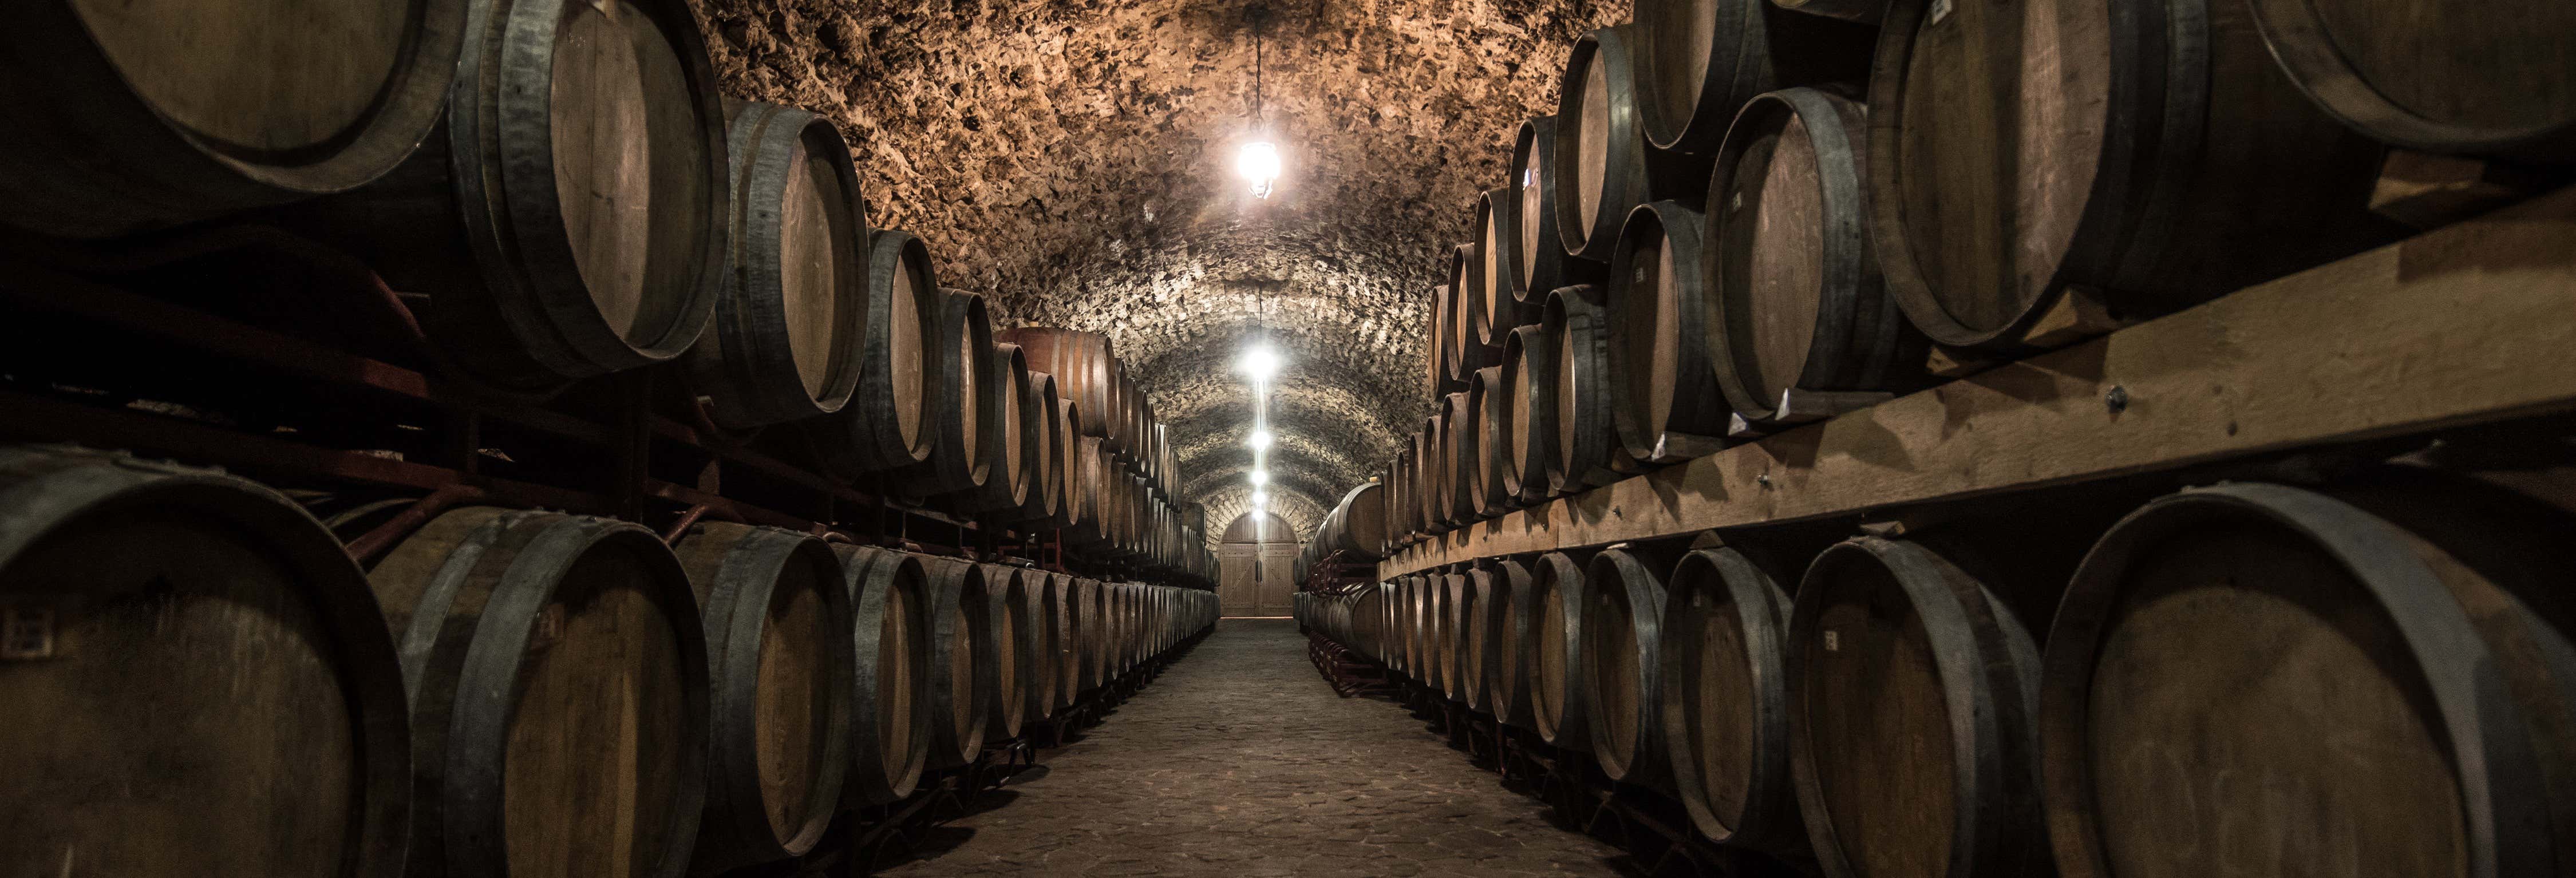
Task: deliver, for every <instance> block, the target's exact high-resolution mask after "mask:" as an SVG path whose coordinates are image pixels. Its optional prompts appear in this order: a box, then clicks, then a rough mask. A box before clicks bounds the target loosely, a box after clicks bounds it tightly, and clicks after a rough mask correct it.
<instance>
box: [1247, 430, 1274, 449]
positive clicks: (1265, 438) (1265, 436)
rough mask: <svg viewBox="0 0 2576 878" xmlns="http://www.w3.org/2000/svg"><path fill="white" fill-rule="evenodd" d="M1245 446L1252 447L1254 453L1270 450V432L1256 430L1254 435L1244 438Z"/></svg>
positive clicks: (1253, 432)
mask: <svg viewBox="0 0 2576 878" xmlns="http://www.w3.org/2000/svg"><path fill="white" fill-rule="evenodd" d="M1243 444H1244V445H1247V446H1250V447H1251V448H1252V450H1254V451H1268V450H1270V431H1268V430H1254V431H1252V435H1250V436H1246V437H1244V439H1243Z"/></svg>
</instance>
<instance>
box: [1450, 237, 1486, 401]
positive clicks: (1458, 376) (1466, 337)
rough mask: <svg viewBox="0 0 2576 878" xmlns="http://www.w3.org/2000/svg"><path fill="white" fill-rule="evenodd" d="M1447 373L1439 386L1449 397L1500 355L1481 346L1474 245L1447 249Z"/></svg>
mask: <svg viewBox="0 0 2576 878" xmlns="http://www.w3.org/2000/svg"><path fill="white" fill-rule="evenodd" d="M1448 270H1449V293H1448V295H1447V297H1446V301H1447V303H1448V310H1449V316H1448V320H1449V332H1448V336H1449V344H1450V346H1451V351H1450V356H1449V372H1448V374H1447V375H1446V376H1444V377H1443V382H1442V383H1443V384H1444V385H1445V386H1446V387H1448V391H1447V392H1450V393H1455V392H1458V391H1461V390H1465V389H1467V381H1468V379H1469V378H1470V377H1471V376H1473V375H1475V374H1476V370H1478V369H1482V368H1485V367H1487V366H1491V365H1493V364H1494V363H1493V361H1494V359H1495V358H1496V357H1497V356H1499V355H1500V352H1498V351H1496V350H1495V349H1494V347H1493V346H1492V345H1488V344H1486V343H1485V319H1486V315H1485V308H1484V297H1483V296H1482V295H1481V294H1480V293H1479V292H1478V289H1477V287H1478V285H1479V284H1481V283H1482V282H1483V272H1482V271H1481V270H1480V268H1479V263H1478V260H1477V256H1476V245H1474V244H1460V245H1457V246H1455V247H1452V248H1450V249H1449V269H1448Z"/></svg>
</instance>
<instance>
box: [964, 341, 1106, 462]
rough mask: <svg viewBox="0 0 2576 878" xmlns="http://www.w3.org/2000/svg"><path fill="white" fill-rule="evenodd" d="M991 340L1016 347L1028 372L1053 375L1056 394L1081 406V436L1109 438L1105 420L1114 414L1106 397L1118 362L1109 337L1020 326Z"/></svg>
mask: <svg viewBox="0 0 2576 878" xmlns="http://www.w3.org/2000/svg"><path fill="white" fill-rule="evenodd" d="M993 338H994V340H996V341H1005V342H1009V343H1011V344H1015V345H1019V346H1020V351H1021V353H1023V354H1025V355H1027V356H1028V358H1029V368H1030V369H1031V370H1033V371H1038V372H1045V373H1047V374H1049V375H1053V376H1055V381H1056V389H1057V391H1058V392H1059V393H1060V394H1061V395H1063V396H1064V398H1066V399H1069V400H1072V401H1073V402H1074V403H1075V404H1077V405H1078V406H1080V412H1081V414H1082V417H1083V419H1082V420H1081V421H1080V422H1079V423H1078V426H1079V427H1080V429H1081V431H1082V435H1085V436H1094V437H1097V436H1106V435H1108V433H1109V422H1108V420H1107V419H1108V418H1109V417H1111V416H1112V414H1113V413H1114V412H1115V411H1116V409H1115V407H1114V406H1113V405H1112V404H1111V402H1110V399H1109V394H1110V391H1111V383H1112V382H1111V379H1112V377H1113V375H1114V374H1115V373H1114V372H1113V368H1114V367H1115V366H1116V364H1117V362H1118V355H1117V352H1116V350H1115V349H1114V348H1113V347H1111V345H1110V344H1109V337H1108V336H1106V335H1102V334H1100V333H1097V332H1085V331H1083V330H1079V329H1060V328H1056V327H1049V326H1022V327H1018V328H1014V329H1003V330H997V331H995V332H994V333H993Z"/></svg>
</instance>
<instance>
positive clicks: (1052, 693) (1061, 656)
mask: <svg viewBox="0 0 2576 878" xmlns="http://www.w3.org/2000/svg"><path fill="white" fill-rule="evenodd" d="M1020 578H1021V580H1022V581H1023V582H1024V583H1026V584H1027V586H1028V589H1029V623H1030V627H1029V637H1028V654H1029V673H1030V674H1031V676H1030V678H1029V713H1028V715H1029V718H1030V719H1033V720H1044V719H1053V718H1054V717H1055V715H1056V714H1057V712H1059V711H1060V710H1062V709H1063V708H1065V707H1068V706H1070V705H1072V704H1073V692H1072V690H1070V689H1068V688H1067V687H1066V683H1065V669H1066V667H1067V665H1066V664H1065V634H1064V626H1065V617H1064V592H1065V584H1066V583H1067V582H1069V581H1070V578H1069V577H1066V576H1065V575H1064V574H1061V573H1048V572H1046V571H1043V570H1027V571H1022V572H1021V574H1020Z"/></svg>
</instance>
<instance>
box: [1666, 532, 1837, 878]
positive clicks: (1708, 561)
mask: <svg viewBox="0 0 2576 878" xmlns="http://www.w3.org/2000/svg"><path fill="white" fill-rule="evenodd" d="M1786 569H1787V568H1782V567H1778V566H1775V565H1774V564H1773V563H1772V562H1771V561H1770V560H1769V558H1768V557H1767V556H1765V555H1763V554H1762V553H1760V552H1759V551H1747V550H1744V549H1739V548H1736V547H1733V546H1721V547H1717V548H1709V549H1699V550H1696V551H1693V552H1691V553H1690V554H1688V555H1684V556H1682V560H1681V563H1679V564H1678V565H1676V566H1675V567H1674V568H1673V575H1672V579H1671V580H1670V581H1669V582H1668V583H1667V585H1668V586H1669V589H1668V593H1667V598H1666V603H1665V604H1664V616H1663V625H1662V630H1663V641H1662V643H1663V647H1662V649H1661V650H1660V653H1661V655H1662V657H1663V674H1662V679H1663V693H1662V703H1663V718H1662V724H1663V730H1662V732H1663V736H1664V742H1665V747H1666V751H1667V754H1668V758H1669V759H1670V763H1669V765H1670V767H1671V770H1672V776H1673V787H1674V789H1675V790H1676V791H1677V792H1678V793H1679V795H1678V798H1679V799H1681V803H1682V808H1683V810H1685V811H1688V812H1689V813H1690V819H1691V824H1692V825H1693V826H1695V827H1697V828H1698V829H1699V833H1700V834H1701V835H1703V836H1706V837H1707V838H1708V839H1709V840H1711V841H1715V842H1717V843H1719V844H1724V845H1730V846H1735V847H1745V848H1753V849H1757V850H1767V851H1775V852H1781V853H1786V854H1791V855H1795V854H1796V852H1798V851H1800V850H1803V849H1804V847H1805V845H1806V844H1807V836H1806V830H1805V828H1804V826H1803V825H1802V824H1800V823H1799V821H1798V803H1797V794H1796V791H1795V789H1794V787H1793V785H1792V783H1791V781H1790V774H1789V746H1790V745H1789V689H1788V673H1789V669H1788V628H1789V607H1790V603H1789V594H1788V592H1786V591H1784V590H1783V589H1782V588H1781V586H1780V583H1781V582H1782V581H1783V580H1784V578H1786V573H1785V572H1783V571H1785V570H1786Z"/></svg>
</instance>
